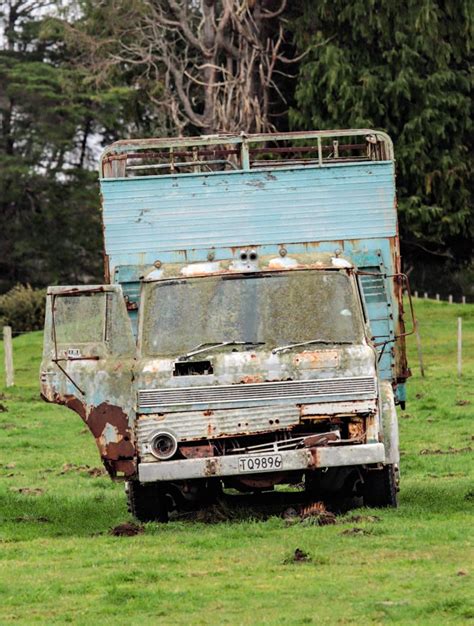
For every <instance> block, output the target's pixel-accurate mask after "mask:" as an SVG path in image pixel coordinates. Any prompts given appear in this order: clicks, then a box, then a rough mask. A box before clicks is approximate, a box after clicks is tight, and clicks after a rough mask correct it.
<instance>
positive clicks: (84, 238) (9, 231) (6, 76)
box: [0, 0, 130, 290]
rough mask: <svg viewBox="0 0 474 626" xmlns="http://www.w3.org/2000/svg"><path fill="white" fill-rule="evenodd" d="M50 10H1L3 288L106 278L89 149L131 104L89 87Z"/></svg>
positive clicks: (38, 6)
mask: <svg viewBox="0 0 474 626" xmlns="http://www.w3.org/2000/svg"><path fill="white" fill-rule="evenodd" d="M51 4H52V3H50V2H47V1H46V0H38V1H34V0H8V1H7V2H4V4H3V5H2V12H1V13H0V20H1V25H2V26H3V37H2V38H1V39H0V42H1V44H2V45H3V48H1V49H0V94H1V96H0V220H1V223H0V247H1V249H2V256H1V257H0V275H1V277H2V280H1V282H0V290H6V289H8V288H9V287H11V286H12V285H14V284H15V283H17V282H23V283H31V284H32V285H39V286H44V285H46V284H51V283H57V282H62V283H66V284H67V283H69V282H78V281H80V282H83V281H91V280H93V281H97V280H100V276H101V273H102V271H101V266H102V234H101V225H100V213H99V194H98V189H97V185H96V180H97V175H96V174H95V172H94V171H93V170H92V168H93V167H94V161H95V158H96V152H97V149H95V150H94V149H93V147H92V145H93V141H94V140H95V142H97V137H98V136H100V135H105V134H107V133H108V134H109V135H111V134H112V135H113V132H114V130H117V133H118V132H119V131H118V129H119V128H120V126H121V121H122V120H123V117H124V115H123V111H124V108H125V105H124V102H125V101H126V102H127V103H128V102H129V100H130V98H129V94H128V90H124V89H123V88H122V89H120V88H115V89H111V90H109V91H104V92H102V93H101V94H97V93H96V92H94V91H93V90H91V89H88V86H87V84H86V80H85V79H86V77H85V75H84V73H82V72H81V71H80V70H79V69H78V68H76V67H73V66H72V64H71V59H70V57H69V56H68V50H67V49H66V48H65V47H64V45H63V43H62V41H61V40H60V39H58V37H57V34H58V33H57V32H56V31H55V30H54V29H52V28H50V27H48V28H45V25H46V24H48V19H49V18H50V14H49V11H51V10H53V9H52V7H51ZM53 8H54V7H53Z"/></svg>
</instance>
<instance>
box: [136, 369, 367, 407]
mask: <svg viewBox="0 0 474 626" xmlns="http://www.w3.org/2000/svg"><path fill="white" fill-rule="evenodd" d="M375 382H376V381H375V379H374V378H373V377H371V376H360V377H357V378H355V377H354V378H349V377H339V378H329V379H308V380H297V381H280V382H275V383H270V382H268V383H258V384H248V385H242V386H240V385H239V386H236V385H219V386H216V385H209V386H205V387H180V388H176V389H172V388H169V387H168V388H166V387H164V388H161V389H140V390H139V392H138V407H139V411H140V412H144V411H146V410H148V411H149V410H153V411H155V412H156V411H158V410H160V411H166V410H168V411H169V410H174V411H176V410H179V407H198V406H199V405H201V406H204V407H209V406H216V407H222V406H225V405H226V404H227V405H229V404H230V405H232V406H237V405H240V406H245V405H247V406H248V405H249V404H250V405H251V404H253V403H255V402H262V401H264V402H265V403H266V404H275V403H278V402H284V403H289V402H299V403H303V402H308V403H311V402H315V401H316V400H320V401H322V402H324V401H326V402H327V401H330V400H332V399H334V398H341V399H345V398H351V399H353V400H364V399H367V398H373V397H374V396H375V391H376V386H375Z"/></svg>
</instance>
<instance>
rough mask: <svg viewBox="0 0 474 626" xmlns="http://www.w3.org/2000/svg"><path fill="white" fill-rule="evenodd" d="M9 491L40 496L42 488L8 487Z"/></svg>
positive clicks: (42, 491)
mask: <svg viewBox="0 0 474 626" xmlns="http://www.w3.org/2000/svg"><path fill="white" fill-rule="evenodd" d="M10 491H15V492H16V493H21V494H22V495H23V496H41V495H42V494H43V493H44V489H40V488H39V487H10Z"/></svg>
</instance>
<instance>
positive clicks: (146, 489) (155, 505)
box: [127, 480, 169, 523]
mask: <svg viewBox="0 0 474 626" xmlns="http://www.w3.org/2000/svg"><path fill="white" fill-rule="evenodd" d="M127 500H128V510H129V512H130V513H131V514H132V515H133V516H134V517H136V518H137V519H138V520H140V522H165V523H166V522H167V521H168V511H169V503H168V496H167V494H166V493H165V492H164V491H163V489H162V488H161V486H160V485H156V484H149V485H142V484H141V483H140V482H138V480H131V481H130V482H129V483H128V484H127Z"/></svg>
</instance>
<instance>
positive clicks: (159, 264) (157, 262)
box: [153, 260, 161, 269]
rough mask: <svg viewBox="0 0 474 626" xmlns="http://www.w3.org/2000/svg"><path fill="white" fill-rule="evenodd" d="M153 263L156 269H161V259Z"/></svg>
mask: <svg viewBox="0 0 474 626" xmlns="http://www.w3.org/2000/svg"><path fill="white" fill-rule="evenodd" d="M153 265H154V266H155V267H156V269H159V268H160V267H161V261H160V260H156V261H155V262H154V263H153Z"/></svg>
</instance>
